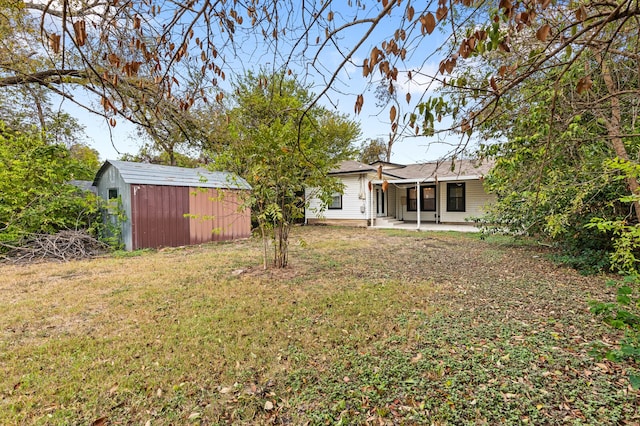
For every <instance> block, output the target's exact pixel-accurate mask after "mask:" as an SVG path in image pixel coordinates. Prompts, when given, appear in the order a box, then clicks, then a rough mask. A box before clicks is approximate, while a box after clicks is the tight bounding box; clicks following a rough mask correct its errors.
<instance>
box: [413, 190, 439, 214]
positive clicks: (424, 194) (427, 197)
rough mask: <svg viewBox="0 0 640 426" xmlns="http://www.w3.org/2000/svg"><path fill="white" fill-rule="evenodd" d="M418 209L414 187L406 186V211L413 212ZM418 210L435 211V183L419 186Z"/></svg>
mask: <svg viewBox="0 0 640 426" xmlns="http://www.w3.org/2000/svg"><path fill="white" fill-rule="evenodd" d="M417 209H418V198H417V197H416V189H415V188H407V211H410V212H415V211H416V210H417ZM420 211H422V212H434V211H436V187H435V185H428V186H421V187H420Z"/></svg>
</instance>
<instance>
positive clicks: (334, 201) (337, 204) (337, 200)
mask: <svg viewBox="0 0 640 426" xmlns="http://www.w3.org/2000/svg"><path fill="white" fill-rule="evenodd" d="M328 207H329V210H341V209H342V194H333V195H332V196H331V203H329V206H328Z"/></svg>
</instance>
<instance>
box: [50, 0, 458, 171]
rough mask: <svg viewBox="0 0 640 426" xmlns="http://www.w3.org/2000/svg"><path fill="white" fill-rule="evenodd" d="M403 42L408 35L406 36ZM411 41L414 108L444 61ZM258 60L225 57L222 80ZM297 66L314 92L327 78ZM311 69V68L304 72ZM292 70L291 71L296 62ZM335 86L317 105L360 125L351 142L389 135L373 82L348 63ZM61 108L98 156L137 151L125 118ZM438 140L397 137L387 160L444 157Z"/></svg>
mask: <svg viewBox="0 0 640 426" xmlns="http://www.w3.org/2000/svg"><path fill="white" fill-rule="evenodd" d="M342 3H344V2H342V1H336V2H335V4H336V5H337V6H336V7H337V9H335V12H336V16H341V17H343V18H345V17H349V13H352V11H353V10H352V9H348V10H347V6H346V5H344V6H341V5H342ZM341 7H344V8H345V10H340V8H341ZM359 13H360V12H359ZM376 13H377V12H376V11H375V9H370V10H365V11H362V12H361V15H360V17H367V16H371V14H376ZM396 18H399V17H396ZM396 18H393V19H390V20H389V21H388V22H387V23H386V24H383V25H381V26H379V27H378V28H377V29H376V30H375V32H374V33H373V35H372V38H371V42H370V43H365V44H364V45H363V46H362V48H361V49H360V50H358V51H357V52H356V54H355V55H354V56H353V58H352V61H353V63H355V64H361V63H362V62H363V60H364V58H365V57H367V55H368V53H369V51H370V48H371V46H372V44H373V42H379V41H381V40H382V39H383V38H382V37H383V34H384V36H385V38H384V39H386V37H388V36H389V35H392V34H393V32H394V29H395V28H396V27H397V25H398V19H396ZM345 19H346V18H345ZM336 20H337V18H336ZM336 25H338V23H336ZM364 30H366V27H365V26H362V27H355V28H353V29H351V28H350V29H349V30H348V31H347V32H345V33H343V34H342V38H341V41H340V43H342V44H340V45H339V46H338V47H336V48H327V49H325V50H324V51H322V52H321V55H320V56H319V58H318V59H319V60H318V62H317V63H316V64H317V67H316V69H318V68H322V67H324V68H326V69H328V70H330V69H332V67H335V66H337V64H338V63H340V61H342V59H343V56H342V54H343V53H342V54H341V53H340V51H339V50H338V49H339V48H341V51H342V52H345V51H348V49H349V48H350V47H351V46H349V43H350V42H351V40H358V39H359V37H360V35H361V33H362V31H364ZM429 37H432V38H431V39H430V40H429V44H430V45H431V46H432V47H435V46H438V45H440V44H442V42H443V40H444V36H443V35H442V34H439V35H438V34H436V33H434V34H432V35H431V36H429ZM418 38H419V37H414V42H415V40H417V39H418ZM407 40H410V39H409V38H407ZM250 42H251V40H249V44H250ZM414 42H409V46H414V48H410V50H408V54H407V60H406V61H405V64H406V66H407V69H410V70H411V71H412V72H413V73H414V74H413V75H414V77H413V79H412V80H411V81H410V80H409V79H408V78H407V74H406V73H404V72H401V73H400V74H399V76H398V81H397V89H398V94H399V95H398V97H399V98H400V99H404V96H405V93H406V92H407V91H408V92H410V93H411V98H412V102H411V104H410V105H406V103H405V102H401V103H402V104H403V105H404V106H406V107H407V108H408V109H410V108H413V107H414V106H415V105H416V103H417V100H418V99H420V97H421V96H422V95H423V94H424V93H425V87H426V84H427V81H426V78H425V77H420V75H424V74H434V73H435V72H436V71H437V69H438V63H439V61H440V60H441V59H443V58H442V56H438V55H434V56H433V57H430V53H429V52H427V51H425V50H424V43H423V44H422V45H418V44H415V43H414ZM245 43H246V41H245ZM255 47H256V46H254V47H249V48H248V50H249V51H250V50H252V49H253V50H255ZM252 59H253V58H252ZM260 60H262V61H263V62H262V63H260V62H259V61H256V60H247V59H246V58H242V57H239V58H236V60H235V62H234V60H229V61H228V67H229V68H228V69H227V70H226V74H227V76H228V77H227V80H229V79H230V78H233V75H234V73H235V74H240V73H243V72H244V71H246V69H247V65H246V64H254V65H256V66H257V65H258V64H259V65H261V66H265V65H267V66H268V64H269V62H268V60H269V56H267V55H263V56H261V57H260ZM273 60H274V62H275V61H276V60H277V59H276V57H275V56H274V57H273ZM238 61H239V62H238ZM298 66H299V67H301V68H300V69H299V70H298V71H301V72H303V71H302V70H303V69H304V72H306V73H307V74H305V75H308V76H309V77H308V78H310V79H311V80H312V82H311V84H312V86H313V87H312V89H311V90H312V91H314V88H317V89H315V90H318V91H319V90H321V89H322V87H323V84H324V81H326V76H324V75H319V74H318V71H316V70H314V69H312V68H311V67H309V64H308V63H304V62H298ZM310 69H311V72H310V73H309V70H310ZM294 72H296V69H295V65H294ZM314 73H315V74H314ZM421 79H422V81H421ZM334 88H335V90H333V91H330V92H329V93H328V96H329V99H330V100H329V99H327V98H325V99H323V100H321V103H322V104H323V105H324V106H325V107H327V108H329V109H334V108H335V109H336V111H337V112H340V113H344V114H348V115H349V116H350V118H351V119H353V120H354V121H356V122H359V123H360V125H361V129H362V137H361V140H360V141H355V142H356V144H359V142H361V141H362V140H365V139H376V138H382V139H383V140H385V141H386V140H387V139H388V135H389V133H390V123H389V113H388V109H382V110H381V109H380V108H379V107H377V106H376V105H375V104H376V99H375V95H374V89H375V86H372V85H371V84H370V83H368V82H367V81H366V80H365V79H364V78H363V77H362V71H361V69H359V68H357V67H356V66H355V65H353V64H349V65H347V66H346V67H345V68H344V69H343V71H342V72H341V73H340V75H339V78H338V79H337V80H336V83H335V86H334ZM432 93H433V92H431V91H429V92H427V94H432ZM357 94H363V95H364V98H365V104H364V107H363V109H362V111H361V113H360V114H359V115H355V114H354V113H353V108H354V102H355V97H356V96H357ZM62 108H63V109H65V110H66V111H67V112H69V113H71V114H72V115H73V116H74V117H76V118H77V119H78V121H79V122H80V124H81V125H83V126H84V127H85V132H86V134H87V136H88V141H87V143H88V144H89V145H90V146H91V147H92V148H95V149H96V150H97V151H98V152H99V153H100V156H101V160H106V159H116V158H118V157H120V156H121V155H122V154H124V153H129V154H135V153H136V152H137V151H138V150H139V149H140V147H141V143H142V142H141V141H140V140H139V138H138V137H137V136H136V131H135V127H134V125H132V124H130V123H128V122H126V121H125V120H124V119H122V118H121V119H118V120H117V124H116V126H115V127H110V126H109V125H108V124H107V123H106V122H105V120H104V119H103V118H101V117H99V116H96V115H93V114H91V113H89V112H87V111H85V110H82V109H81V108H79V107H77V106H75V105H73V104H72V103H70V102H64V101H63V103H62ZM403 112H406V111H403ZM401 113H402V112H401ZM446 124H447V123H445V125H446ZM437 139H438V138H437V137H424V136H419V137H409V138H405V139H401V140H398V141H396V143H395V144H394V146H393V151H392V158H391V161H392V162H396V163H401V164H411V163H418V162H426V161H435V160H438V159H440V158H443V157H444V156H446V155H447V154H448V153H449V152H450V151H451V149H452V147H453V145H455V143H456V139H457V138H456V137H453V138H452V139H449V140H448V142H449V143H448V144H445V143H438V142H436V141H437Z"/></svg>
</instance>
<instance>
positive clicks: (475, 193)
mask: <svg viewBox="0 0 640 426" xmlns="http://www.w3.org/2000/svg"><path fill="white" fill-rule="evenodd" d="M465 183H466V185H465V186H466V188H465V211H464V212H448V211H447V182H439V184H438V192H439V193H440V194H439V195H438V202H439V203H440V221H441V222H465V219H466V218H470V217H476V216H482V215H483V214H484V206H485V205H487V204H488V203H491V202H493V201H494V200H495V196H494V195H493V194H487V193H486V192H485V191H484V188H483V187H482V182H480V181H479V180H471V181H466V182H465Z"/></svg>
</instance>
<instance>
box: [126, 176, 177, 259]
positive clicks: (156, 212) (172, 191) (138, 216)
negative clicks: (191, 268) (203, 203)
mask: <svg viewBox="0 0 640 426" xmlns="http://www.w3.org/2000/svg"><path fill="white" fill-rule="evenodd" d="M188 212H189V188H187V187H180V186H160V185H131V216H132V217H131V225H132V229H131V232H132V245H133V250H136V249H141V248H157V247H176V246H182V245H187V244H189V219H188V218H185V217H184V214H185V213H188Z"/></svg>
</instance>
